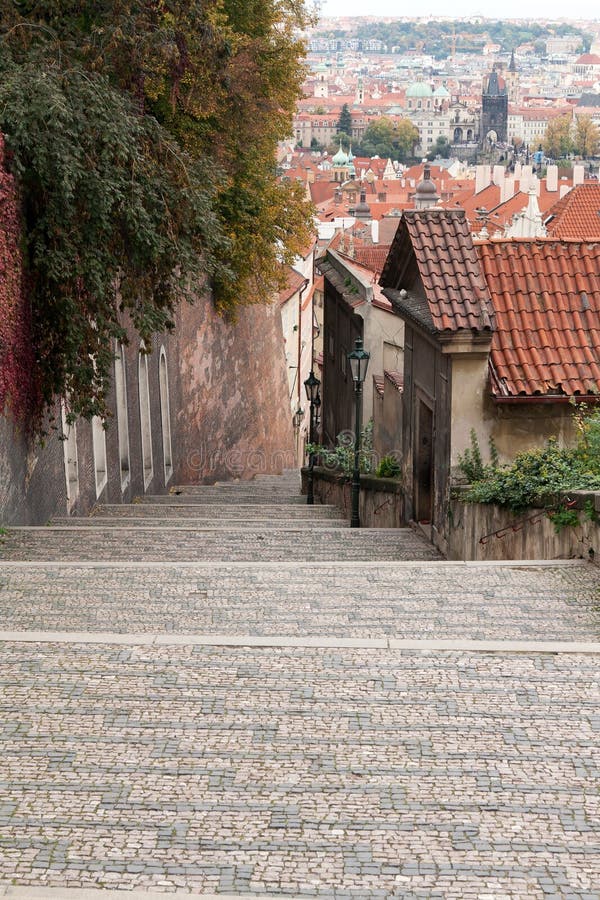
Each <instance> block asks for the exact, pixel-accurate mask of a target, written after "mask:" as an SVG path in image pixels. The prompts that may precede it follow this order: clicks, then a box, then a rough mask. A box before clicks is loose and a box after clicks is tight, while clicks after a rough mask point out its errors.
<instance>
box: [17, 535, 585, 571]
mask: <svg viewBox="0 0 600 900" xmlns="http://www.w3.org/2000/svg"><path fill="white" fill-rule="evenodd" d="M80 530H81V529H80V528H78V529H77V531H80ZM345 530H347V529H345ZM376 530H379V529H376ZM0 562H1V563H2V567H3V568H4V567H6V568H8V567H11V568H21V569H23V568H44V567H46V566H47V567H49V568H50V567H52V568H73V567H74V566H81V567H82V568H86V569H150V568H153V569H155V568H159V569H181V568H198V569H203V568H210V569H217V568H220V569H229V568H237V569H243V570H244V571H246V570H247V569H279V570H280V569H293V570H297V569H299V568H302V567H307V568H310V569H311V570H314V569H321V568H331V567H332V566H336V567H337V569H338V570H340V571H342V570H343V569H361V570H363V569H382V568H384V569H392V568H394V567H396V568H400V569H418V568H421V567H427V568H429V567H430V566H435V567H436V568H445V567H446V568H453V569H457V568H458V569H460V568H471V569H478V568H505V569H514V568H518V569H532V568H542V567H546V568H548V567H550V568H557V567H561V568H562V567H567V566H592V567H593V568H597V567H596V566H594V564H593V563H590V562H588V561H587V560H585V559H512V560H487V561H478V560H472V561H471V560H460V559H459V560H447V559H416V560H386V559H383V560H368V561H366V560H362V561H358V562H355V561H353V560H344V561H343V562H342V563H340V561H339V560H338V559H330V560H326V559H319V560H315V561H314V562H312V561H311V560H308V559H307V560H294V561H292V562H285V561H284V560H266V561H265V562H255V561H253V560H230V561H226V560H222V559H214V560H212V559H205V560H192V559H190V560H179V561H175V562H172V561H169V560H131V559H123V560H108V559H105V560H89V559H83V560H76V559H70V560H48V561H44V560H8V559H7V560H4V559H2V557H1V553H0Z"/></svg>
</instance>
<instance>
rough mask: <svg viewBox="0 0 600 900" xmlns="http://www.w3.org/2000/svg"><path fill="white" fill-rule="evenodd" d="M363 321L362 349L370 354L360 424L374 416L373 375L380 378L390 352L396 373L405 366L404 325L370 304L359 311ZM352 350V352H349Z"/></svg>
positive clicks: (384, 310)
mask: <svg viewBox="0 0 600 900" xmlns="http://www.w3.org/2000/svg"><path fill="white" fill-rule="evenodd" d="M356 312H357V313H358V314H359V315H361V316H362V317H363V319H364V323H365V324H364V347H365V350H368V351H369V353H370V354H371V359H370V360H369V370H368V374H367V380H366V381H365V384H364V388H363V420H364V421H365V422H368V421H369V419H370V418H371V417H372V416H373V410H374V405H373V400H374V398H373V390H374V388H373V378H372V376H373V375H383V372H384V369H385V367H386V363H387V361H388V358H389V355H391V350H392V348H395V349H396V350H397V355H396V358H397V361H398V366H399V370H400V371H402V367H403V365H404V357H403V348H404V322H403V321H402V319H400V318H399V317H398V316H396V315H395V314H394V313H392V312H390V311H388V310H386V309H381V308H380V307H378V306H374V305H373V304H371V303H370V304H365V305H363V306H360V307H358V309H357V310H356ZM351 349H352V348H351Z"/></svg>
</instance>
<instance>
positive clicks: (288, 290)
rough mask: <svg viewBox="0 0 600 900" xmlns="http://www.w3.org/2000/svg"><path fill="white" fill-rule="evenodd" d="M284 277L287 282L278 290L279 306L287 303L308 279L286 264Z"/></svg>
mask: <svg viewBox="0 0 600 900" xmlns="http://www.w3.org/2000/svg"><path fill="white" fill-rule="evenodd" d="M286 279H287V283H286V285H285V287H284V288H282V289H281V290H280V291H279V303H280V305H281V306H283V304H284V303H287V301H288V300H290V299H291V297H293V296H294V294H297V293H298V291H299V290H300V288H302V287H304V285H306V284H308V279H307V278H305V277H304V275H301V274H300V273H299V272H296V270H295V269H292V267H291V266H286Z"/></svg>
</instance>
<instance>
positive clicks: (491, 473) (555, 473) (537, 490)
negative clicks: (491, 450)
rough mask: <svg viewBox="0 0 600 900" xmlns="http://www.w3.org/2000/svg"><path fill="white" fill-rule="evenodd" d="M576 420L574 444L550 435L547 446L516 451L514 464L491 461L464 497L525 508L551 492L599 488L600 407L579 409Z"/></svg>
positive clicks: (517, 508) (553, 493)
mask: <svg viewBox="0 0 600 900" xmlns="http://www.w3.org/2000/svg"><path fill="white" fill-rule="evenodd" d="M575 421H576V424H577V425H578V428H579V439H578V442H577V445H576V446H575V447H571V448H565V447H559V445H558V443H557V441H556V440H555V439H551V440H549V441H548V443H547V444H546V446H545V447H541V448H538V449H534V450H527V451H524V452H522V453H519V454H517V456H516V457H515V460H514V462H513V463H512V465H509V466H499V465H497V464H496V465H491V466H489V467H487V468H486V470H485V475H484V477H483V478H481V479H479V480H476V481H474V482H473V484H472V485H471V487H470V489H469V491H468V492H467V493H466V494H464V495H463V498H464V499H465V500H466V501H467V502H474V503H495V504H497V505H498V506H505V507H507V508H508V509H510V510H512V511H513V512H522V511H523V510H524V509H526V508H527V507H529V506H533V505H535V503H536V502H539V500H540V498H544V497H548V496H550V495H555V494H564V493H568V492H569V491H574V490H592V491H595V490H600V411H597V410H596V411H594V412H593V413H591V414H590V413H588V412H587V411H583V412H582V411H581V410H578V411H577V412H576V414H575Z"/></svg>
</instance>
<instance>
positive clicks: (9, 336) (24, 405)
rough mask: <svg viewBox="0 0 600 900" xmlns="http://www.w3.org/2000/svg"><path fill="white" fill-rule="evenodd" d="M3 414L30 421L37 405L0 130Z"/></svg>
mask: <svg viewBox="0 0 600 900" xmlns="http://www.w3.org/2000/svg"><path fill="white" fill-rule="evenodd" d="M0 222H1V223H2V227H1V228H0V414H1V413H3V412H5V411H6V410H7V409H8V408H10V409H11V411H12V413H13V417H14V418H15V419H17V420H18V421H20V422H21V423H22V424H28V415H27V414H28V411H29V410H30V409H31V408H32V407H34V406H35V405H36V401H37V396H36V394H35V387H34V380H33V378H32V373H33V349H32V344H31V327H30V325H31V323H30V319H29V309H28V306H27V303H26V300H25V292H24V291H23V273H22V258H21V249H20V244H19V242H20V236H21V226H20V219H19V206H18V201H17V192H16V188H15V180H14V178H13V176H12V175H9V174H8V172H6V171H5V169H4V139H3V137H2V135H1V134H0Z"/></svg>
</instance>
